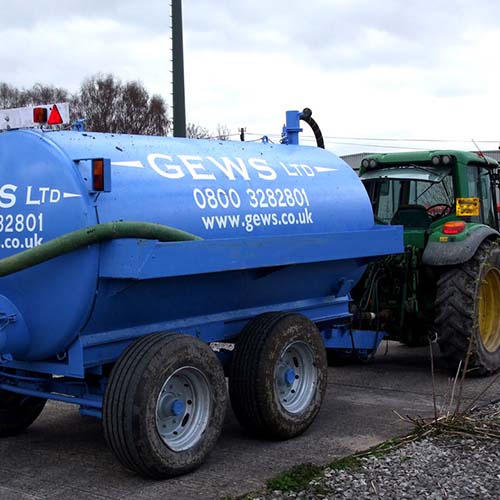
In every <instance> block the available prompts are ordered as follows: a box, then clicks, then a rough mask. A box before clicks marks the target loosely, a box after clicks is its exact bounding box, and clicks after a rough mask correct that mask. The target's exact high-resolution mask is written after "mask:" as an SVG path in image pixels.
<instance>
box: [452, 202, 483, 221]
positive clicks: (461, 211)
mask: <svg viewBox="0 0 500 500" xmlns="http://www.w3.org/2000/svg"><path fill="white" fill-rule="evenodd" d="M456 201H457V215H458V216H459V217H478V216H479V211H480V209H481V202H480V200H479V198H457V200H456Z"/></svg>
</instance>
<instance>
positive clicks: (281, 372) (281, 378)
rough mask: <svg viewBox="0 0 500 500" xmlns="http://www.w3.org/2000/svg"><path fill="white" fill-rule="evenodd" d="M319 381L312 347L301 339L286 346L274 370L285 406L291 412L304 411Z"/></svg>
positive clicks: (278, 393) (276, 382)
mask: <svg viewBox="0 0 500 500" xmlns="http://www.w3.org/2000/svg"><path fill="white" fill-rule="evenodd" d="M317 381H318V370H317V368H316V365H315V363H314V354H313V351H312V349H311V347H310V346H309V345H308V344H306V343H305V342H301V341H298V342H293V343H292V344H289V345H288V346H286V347H285V348H284V349H283V352H282V353H281V356H280V358H279V360H278V363H277V365H276V369H275V371H274V386H275V390H276V394H277V396H278V399H279V402H280V403H281V405H282V406H283V408H285V410H286V411H288V412H289V413H300V412H302V411H304V409H305V408H307V407H308V406H309V404H310V403H311V401H312V399H313V398H314V394H315V392H316V385H317Z"/></svg>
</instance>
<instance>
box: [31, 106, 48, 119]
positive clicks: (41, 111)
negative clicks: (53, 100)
mask: <svg viewBox="0 0 500 500" xmlns="http://www.w3.org/2000/svg"><path fill="white" fill-rule="evenodd" d="M33 123H47V108H33Z"/></svg>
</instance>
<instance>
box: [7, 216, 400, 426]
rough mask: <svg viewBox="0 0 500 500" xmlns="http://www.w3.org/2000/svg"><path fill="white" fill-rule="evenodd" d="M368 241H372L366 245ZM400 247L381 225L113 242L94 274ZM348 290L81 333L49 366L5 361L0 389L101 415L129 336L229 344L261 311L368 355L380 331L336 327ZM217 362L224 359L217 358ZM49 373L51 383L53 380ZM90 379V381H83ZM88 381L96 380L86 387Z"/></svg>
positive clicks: (240, 264)
mask: <svg viewBox="0 0 500 500" xmlns="http://www.w3.org/2000/svg"><path fill="white" fill-rule="evenodd" d="M374 231H376V232H383V233H384V235H383V237H381V238H373V234H374V233H373V232H374ZM381 236H382V235H381ZM368 238H370V241H371V242H372V243H371V244H370V246H369V247H366V241H367V239H368ZM401 247H402V229H401V228H400V227H398V226H391V227H388V226H385V227H382V226H380V227H376V228H374V229H371V230H369V231H355V232H349V233H336V234H317V235H307V236H293V237H291V236H276V237H271V238H255V239H246V240H245V239H228V240H206V241H194V242H177V243H159V242H154V241H148V242H144V241H139V240H117V241H114V242H110V243H106V244H103V245H102V247H101V266H100V276H101V277H105V278H108V279H109V278H110V279H113V278H115V279H124V278H128V279H135V280H148V279H155V278H168V277H174V276H182V275H198V274H205V273H218V272H227V271H231V270H244V269H256V268H263V267H264V268H265V267H271V266H277V265H279V266H297V265H299V266H300V265H301V264H309V263H311V262H327V261H335V260H353V259H355V260H356V261H357V262H358V263H359V264H360V265H365V264H366V263H368V261H369V260H372V259H373V258H375V257H376V256H379V255H384V254H389V253H397V252H400V251H401V250H402V248H401ZM139 249H141V251H139ZM306 250H307V251H306ZM235 255H238V258H235ZM172 263H175V264H172ZM352 285H353V283H352V281H349V280H346V281H345V282H344V284H343V285H342V286H341V289H340V290H338V291H337V293H336V295H331V296H325V297H318V298H311V299H307V300H300V301H295V302H287V303H273V304H269V305H266V306H265V307H254V308H248V309H240V310H232V311H228V312H224V313H217V314H211V315H204V316H201V317H190V318H185V319H182V320H175V321H165V322H162V323H156V324H149V325H141V326H137V327H132V328H126V329H122V330H114V331H103V332H99V333H94V334H89V335H81V336H79V337H78V338H77V340H76V341H75V342H74V343H73V344H72V345H71V347H70V348H69V349H68V351H67V352H66V353H65V355H64V356H61V357H60V359H57V360H54V361H47V362H21V361H12V360H11V361H9V360H5V359H4V360H3V362H2V363H1V364H0V369H2V368H8V369H9V370H8V373H7V372H6V371H5V370H4V369H2V370H1V372H0V389H4V390H9V391H11V392H17V393H19V394H25V395H27V396H36V397H43V398H47V399H53V400H57V401H64V402H68V403H74V404H78V405H80V407H81V409H80V411H81V413H82V414H85V415H92V416H96V417H100V416H101V414H102V399H103V394H104V389H105V385H106V378H105V373H104V371H103V367H104V366H105V365H109V364H112V363H113V362H115V361H116V360H117V359H118V358H119V356H120V354H121V353H122V352H123V350H124V349H125V348H126V347H127V346H128V345H129V344H130V343H131V342H132V341H133V340H134V339H136V338H138V337H141V336H143V335H147V334H149V333H152V332H158V331H176V332H180V333H184V334H187V335H192V336H194V337H197V338H200V339H201V340H203V341H205V342H207V343H210V342H221V341H222V342H224V341H231V340H234V339H235V338H236V337H237V336H238V333H239V332H240V331H241V330H242V329H243V327H244V326H245V324H246V322H247V321H248V320H249V319H251V318H252V317H254V316H257V315H259V314H261V313H264V312H268V311H294V312H300V313H301V314H303V315H305V316H307V317H308V318H310V319H311V320H312V321H314V322H315V323H317V324H318V326H319V328H320V330H321V332H322V335H323V338H324V342H325V347H327V348H336V349H341V350H343V351H349V350H351V349H354V350H360V351H361V352H364V351H366V352H372V351H373V350H376V348H377V347H378V344H379V343H380V341H381V340H382V339H383V338H384V335H385V334H384V333H383V332H358V331H351V330H349V329H346V328H345V327H339V326H336V324H337V325H338V324H340V323H345V321H346V319H348V318H350V312H349V301H350V297H349V291H350V289H351V288H352ZM221 360H222V361H224V356H221ZM23 373H29V374H33V373H37V374H39V375H40V376H39V377H33V376H31V375H30V376H26V375H23ZM53 375H55V376H56V377H57V378H52V376H53ZM89 375H93V376H94V377H93V378H92V377H90V378H89ZM89 380H97V382H94V383H93V384H92V383H90V382H89Z"/></svg>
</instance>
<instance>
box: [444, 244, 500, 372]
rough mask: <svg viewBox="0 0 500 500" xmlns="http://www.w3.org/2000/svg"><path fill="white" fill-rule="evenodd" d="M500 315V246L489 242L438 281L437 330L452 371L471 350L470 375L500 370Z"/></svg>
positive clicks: (468, 369)
mask: <svg viewBox="0 0 500 500" xmlns="http://www.w3.org/2000/svg"><path fill="white" fill-rule="evenodd" d="M499 311H500V242H499V241H498V240H496V241H492V240H485V241H484V242H483V243H482V244H481V245H480V247H479V248H478V250H477V251H476V253H475V254H474V256H473V257H472V259H470V260H469V261H468V262H465V263H464V264H462V265H460V266H458V267H456V268H454V269H451V270H449V271H447V272H445V273H443V274H442V275H441V277H440V278H439V281H438V289H437V299H436V328H437V331H438V335H439V338H438V342H439V346H440V349H441V352H442V353H443V355H444V357H445V358H446V359H447V360H448V362H449V364H450V368H452V369H454V370H456V369H457V367H458V365H459V363H460V361H462V362H463V363H464V362H465V359H466V357H467V353H468V352H469V349H470V353H469V361H468V366H467V371H468V372H470V373H471V374H474V375H490V374H492V373H494V372H496V371H497V370H498V369H500V316H499ZM462 366H463V365H462Z"/></svg>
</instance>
